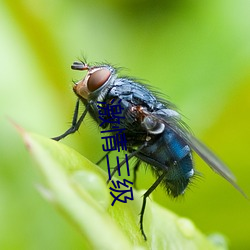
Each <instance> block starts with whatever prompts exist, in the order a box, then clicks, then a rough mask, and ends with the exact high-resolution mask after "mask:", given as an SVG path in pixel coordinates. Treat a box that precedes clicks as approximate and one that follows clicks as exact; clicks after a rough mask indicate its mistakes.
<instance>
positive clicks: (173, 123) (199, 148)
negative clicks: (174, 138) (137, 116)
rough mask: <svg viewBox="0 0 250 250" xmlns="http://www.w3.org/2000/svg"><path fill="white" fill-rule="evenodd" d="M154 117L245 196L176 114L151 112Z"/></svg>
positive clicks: (216, 158) (227, 172) (232, 176)
mask: <svg viewBox="0 0 250 250" xmlns="http://www.w3.org/2000/svg"><path fill="white" fill-rule="evenodd" d="M153 116H154V118H155V119H158V121H159V122H162V123H163V124H164V125H165V126H166V127H169V128H170V129H171V130H173V131H174V132H175V133H176V134H177V135H178V136H179V137H180V138H181V139H182V140H184V141H185V142H186V143H187V144H188V145H189V146H190V148H192V149H193V150H194V151H195V152H196V153H197V154H198V155H199V156H200V157H201V158H202V159H203V160H204V161H205V162H206V163H207V164H208V165H209V166H210V167H211V168H212V169H213V170H214V171H215V172H216V173H218V174H219V175H221V176H222V177H223V178H224V179H226V180H227V181H228V182H229V183H231V184H232V185H233V186H234V187H235V188H236V189H237V190H238V191H239V192H240V193H241V194H242V195H243V196H245V197H246V198H248V197H247V195H246V194H245V193H244V192H243V191H242V189H241V188H240V187H239V186H238V185H237V184H236V178H235V176H234V175H233V173H232V172H231V171H230V170H229V169H228V167H227V166H226V165H225V164H224V163H223V162H222V161H221V160H220V159H219V158H218V157H217V156H216V155H215V154H214V153H213V152H212V151H211V150H210V149H208V148H207V147H206V146H205V145H204V144H203V143H202V142H200V141H199V140H198V139H196V138H195V137H194V136H193V135H192V134H191V133H190V132H189V131H188V129H187V128H186V127H185V125H183V123H182V122H181V120H180V119H179V117H177V116H165V117H163V116H162V114H160V115H157V114H156V113H155V114H153Z"/></svg>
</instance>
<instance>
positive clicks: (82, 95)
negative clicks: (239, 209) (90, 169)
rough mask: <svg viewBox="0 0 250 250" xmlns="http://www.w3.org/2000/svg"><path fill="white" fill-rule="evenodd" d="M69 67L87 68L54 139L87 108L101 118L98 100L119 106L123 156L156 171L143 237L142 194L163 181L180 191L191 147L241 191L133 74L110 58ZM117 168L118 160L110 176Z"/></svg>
mask: <svg viewBox="0 0 250 250" xmlns="http://www.w3.org/2000/svg"><path fill="white" fill-rule="evenodd" d="M71 68H72V69H73V70H84V71H86V72H87V74H86V76H85V77H84V78H83V79H82V80H80V81H79V82H77V83H75V85H74V87H73V91H74V92H75V94H76V96H77V98H78V99H77V102H76V106H75V111H74V116H73V120H72V125H71V127H70V128H69V129H68V130H67V131H66V132H65V133H63V134H62V135H60V136H58V137H55V138H53V139H54V140H56V141H59V140H61V139H62V138H64V137H66V136H67V135H69V134H72V133H74V132H76V131H77V130H78V129H79V127H80V125H81V123H82V121H83V120H84V118H85V116H86V114H87V113H89V114H90V116H91V117H92V118H93V119H94V120H95V122H97V123H98V124H100V123H101V121H100V119H99V117H98V116H99V115H98V107H97V102H99V103H100V102H104V103H111V102H112V103H118V102H119V104H120V105H121V107H122V110H123V111H122V116H124V117H125V119H122V120H121V122H120V124H119V128H120V129H124V133H125V136H126V140H127V149H128V152H129V155H128V159H131V158H133V157H135V158H136V159H137V161H136V164H135V166H134V173H136V170H137V169H138V168H139V166H140V164H141V163H146V164H147V165H149V166H150V167H151V169H152V171H153V172H154V174H155V176H157V179H156V181H155V182H154V183H153V184H152V186H151V187H150V188H149V189H148V190H147V191H146V192H145V193H144V195H143V201H142V208H141V213H140V230H141V232H142V235H143V237H144V239H145V240H146V234H145V232H144V229H143V216H144V211H145V208H146V200H147V197H148V196H149V195H150V194H151V193H152V192H153V191H154V190H155V188H156V187H157V186H158V185H159V184H162V185H163V186H164V187H165V189H166V191H167V193H168V194H169V195H170V196H172V197H177V196H179V195H182V194H183V193H184V191H185V190H186V188H187V186H188V184H189V183H190V180H191V179H192V178H193V176H194V174H195V170H194V162H193V159H192V151H194V152H196V153H197V154H198V155H199V156H200V157H201V158H202V159H203V160H204V161H205V162H206V163H207V164H208V166H210V167H211V168H212V169H213V170H214V171H215V172H217V173H218V174H219V175H221V176H222V177H223V178H224V179H226V180H227V181H228V182H230V183H231V184H232V185H233V186H234V187H235V188H236V189H237V190H238V191H240V192H241V193H242V194H243V195H244V193H243V191H242V190H241V189H240V187H239V186H238V185H237V184H236V181H235V177H234V175H233V174H232V172H231V171H230V170H229V169H228V168H227V167H226V165H225V164H224V163H223V162H222V161H221V160H220V159H218V157H217V156H215V155H214V154H213V153H212V152H211V151H210V150H209V149H208V148H207V147H206V146H205V145H204V144H203V143H201V142H200V141H199V140H197V139H196V138H195V137H194V136H193V135H192V134H191V133H190V132H189V130H188V129H187V127H186V125H185V124H184V122H183V121H182V120H181V117H180V114H179V113H178V112H177V111H176V109H175V106H174V105H173V104H172V103H170V102H169V101H167V100H163V99H161V98H159V97H157V95H156V94H155V93H154V92H153V91H151V90H149V88H148V86H147V85H145V84H142V83H140V82H139V81H136V80H134V79H133V78H128V77H119V76H118V75H117V73H118V72H117V69H115V68H114V67H112V66H111V65H109V64H102V65H94V66H90V65H88V64H87V63H85V62H74V63H73V65H72V66H71ZM80 102H81V103H83V105H84V106H85V110H84V112H83V113H82V114H81V115H80V116H79V105H80ZM107 118H108V117H107ZM110 127H111V124H107V123H105V124H104V125H103V126H102V128H103V129H106V128H110ZM122 164H124V162H122ZM116 171H117V166H116V167H115V168H114V170H113V172H112V174H111V176H113V175H114V174H115V172H116ZM134 179H135V176H134Z"/></svg>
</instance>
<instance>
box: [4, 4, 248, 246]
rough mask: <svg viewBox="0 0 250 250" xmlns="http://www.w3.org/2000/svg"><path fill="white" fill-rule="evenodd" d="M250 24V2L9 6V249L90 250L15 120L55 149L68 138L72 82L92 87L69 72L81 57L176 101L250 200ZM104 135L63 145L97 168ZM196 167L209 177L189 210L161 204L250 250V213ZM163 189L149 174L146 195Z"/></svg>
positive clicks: (88, 131) (86, 131)
mask: <svg viewBox="0 0 250 250" xmlns="http://www.w3.org/2000/svg"><path fill="white" fill-rule="evenodd" d="M249 13H250V1H247V0H239V1H233V0H220V1H216V0H210V1H194V0H187V1H181V0H177V1H164V0H162V1H146V0H136V1H132V0H122V1H115V0H109V1H108V0H106V1H105V0H102V1H100V0H99V1H80V0H78V1H59V0H54V1H48V0H38V1H36V2H34V1H28V0H26V1H1V2H0V31H1V33H0V72H1V74H0V96H1V99H0V104H1V105H0V126H1V127H0V138H1V139H0V154H1V157H0V161H1V163H0V249H61V250H62V249H80V248H81V245H82V240H83V239H82V237H81V235H80V234H79V233H78V232H77V231H76V230H75V229H74V228H73V227H72V226H71V225H70V224H69V223H68V222H67V221H66V220H65V219H64V218H63V217H62V216H61V215H60V214H59V213H57V211H56V210H55V209H54V208H53V207H52V206H51V205H50V204H48V203H47V202H46V201H44V200H43V198H42V197H41V196H40V195H39V193H38V192H37V191H36V189H35V184H37V183H38V182H39V179H40V178H39V173H38V172H36V169H35V168H34V167H33V166H34V163H33V162H32V160H31V159H30V156H29V155H28V153H27V151H26V149H25V147H24V145H23V142H22V141H21V139H20V137H19V135H18V134H17V132H16V131H15V129H14V128H13V126H12V125H11V124H10V122H9V121H8V117H10V118H12V119H14V120H15V121H16V122H17V123H18V124H20V125H21V126H22V127H24V128H25V129H27V130H30V131H33V132H36V133H40V134H42V135H45V136H47V137H52V136H56V135H59V134H61V133H62V132H64V131H65V130H66V129H67V128H68V127H69V124H70V121H71V118H72V114H73V109H74V104H75V100H76V98H75V96H74V94H73V93H72V90H71V88H72V82H71V81H72V80H77V79H80V78H81V77H82V76H83V75H82V72H75V71H72V70H71V69H70V65H71V63H72V62H73V61H74V60H77V58H79V57H80V58H82V55H85V56H86V57H87V59H88V62H96V61H97V62H98V61H108V62H110V63H112V64H115V65H117V66H123V67H125V68H127V69H126V70H125V71H124V73H125V74H127V75H131V76H136V77H138V78H142V79H146V80H147V82H148V83H150V84H151V85H153V86H154V87H156V88H157V89H159V90H161V92H162V93H164V94H165V95H167V96H169V99H170V100H171V101H172V102H174V103H175V104H176V105H177V106H178V107H179V109H180V111H181V113H182V114H184V115H185V118H184V120H185V121H186V122H187V123H188V125H189V126H190V127H191V128H192V131H193V132H194V133H195V134H196V136H197V137H199V138H200V139H202V141H204V142H205V143H206V144H207V145H208V146H209V147H210V148H211V149H212V150H213V151H214V152H216V153H217V154H218V155H219V156H220V157H221V158H222V159H223V160H224V161H225V162H226V163H227V164H228V165H229V166H230V168H231V169H232V171H233V172H234V173H235V175H236V176H237V179H238V183H239V185H240V186H241V187H242V188H243V189H244V191H245V192H246V193H247V194H248V195H249V196H250V186H249V167H250V163H249V159H248V156H249V155H248V154H249V149H250V146H249V141H250V129H249V122H250V117H249V110H250V15H249ZM93 124H94V123H93V122H92V121H90V119H88V120H86V121H85V122H84V125H82V127H81V129H80V133H76V134H74V135H72V136H70V137H68V138H66V139H65V140H64V141H63V143H65V144H67V145H69V146H71V147H73V148H75V149H77V150H78V151H79V152H80V153H81V154H83V155H84V156H86V157H88V158H89V159H90V160H92V161H94V162H96V161H97V160H98V159H99V158H100V156H102V154H103V152H102V151H101V146H100V145H101V144H100V134H99V132H98V129H97V126H95V125H93ZM90 142H91V143H90ZM97 149H98V150H97ZM99 149H100V150H99ZM195 160H196V166H197V169H198V171H199V172H202V175H203V177H202V178H198V179H197V180H195V181H194V183H193V185H192V187H191V188H190V190H188V191H187V192H186V195H185V196H184V198H180V199H178V200H177V201H173V200H172V199H170V198H169V197H167V196H166V195H165V193H164V191H163V189H161V188H158V190H157V191H156V192H154V195H153V198H154V199H155V200H156V201H158V202H159V203H160V204H162V205H163V206H166V207H167V208H169V209H171V210H173V211H175V212H176V213H177V214H179V215H181V216H184V217H189V218H190V219H192V220H193V221H194V223H195V224H196V225H197V226H198V227H199V228H200V229H201V230H202V231H203V232H204V233H206V234H210V233H213V232H220V233H222V234H224V235H226V237H227V238H228V240H229V242H230V249H250V240H249V232H250V203H249V201H247V200H246V199H244V197H242V196H241V195H240V194H239V193H238V192H237V191H236V190H235V189H234V188H233V187H232V186H231V185H230V184H228V183H227V182H226V181H224V180H223V179H222V178H221V177H219V176H218V175H216V174H214V173H213V172H212V171H211V170H210V169H209V168H208V167H207V166H206V165H205V164H204V163H203V162H202V161H201V160H200V159H197V157H196V158H195ZM153 180H154V178H153V177H152V176H151V173H150V171H149V170H148V171H147V175H145V170H144V168H142V169H141V170H140V173H139V177H138V182H139V187H140V188H145V189H146V188H147V187H149V185H150V184H151V183H152V182H153ZM107 226H108V225H107ZM97 237H98V236H97Z"/></svg>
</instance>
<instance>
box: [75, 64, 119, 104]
mask: <svg viewBox="0 0 250 250" xmlns="http://www.w3.org/2000/svg"><path fill="white" fill-rule="evenodd" d="M77 66H78V65H77ZM72 68H74V64H73V66H72ZM75 69H79V67H77V68H75ZM81 70H88V72H87V74H86V76H85V77H84V78H83V79H82V80H80V81H79V82H77V83H76V84H75V86H74V87H73V90H74V92H75V94H76V95H77V96H79V97H80V98H81V99H85V100H93V99H94V100H98V101H102V100H103V97H104V96H105V95H106V93H107V88H108V86H110V85H111V84H112V83H113V82H114V80H115V79H116V77H117V76H116V73H115V69H114V68H113V67H111V66H109V65H103V66H96V67H95V66H94V67H89V66H87V65H83V66H82V68H81Z"/></svg>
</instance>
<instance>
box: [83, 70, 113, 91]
mask: <svg viewBox="0 0 250 250" xmlns="http://www.w3.org/2000/svg"><path fill="white" fill-rule="evenodd" d="M110 74H111V72H110V71H109V70H108V69H105V68H104V69H99V70H97V71H95V72H93V73H91V74H90V76H89V79H88V83H87V86H88V90H89V91H90V92H93V91H95V90H97V89H99V88H100V87H101V86H102V85H103V84H104V83H105V82H106V81H107V80H108V79H109V77H110Z"/></svg>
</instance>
